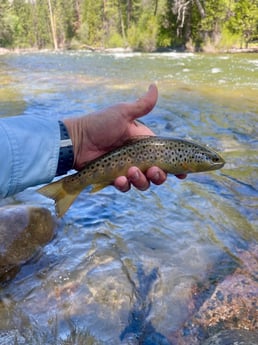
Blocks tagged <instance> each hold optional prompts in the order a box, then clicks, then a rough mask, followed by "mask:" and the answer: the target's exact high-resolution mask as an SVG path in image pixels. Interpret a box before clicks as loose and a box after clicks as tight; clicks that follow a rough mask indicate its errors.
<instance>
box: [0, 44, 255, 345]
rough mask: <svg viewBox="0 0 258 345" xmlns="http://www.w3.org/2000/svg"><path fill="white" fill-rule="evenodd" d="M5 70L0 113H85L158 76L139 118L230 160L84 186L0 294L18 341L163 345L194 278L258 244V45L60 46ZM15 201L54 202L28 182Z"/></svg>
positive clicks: (10, 60)
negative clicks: (149, 106)
mask: <svg viewBox="0 0 258 345" xmlns="http://www.w3.org/2000/svg"><path fill="white" fill-rule="evenodd" d="M0 66H1V71H0V79H1V80H4V81H5V84H4V85H3V84H2V88H1V90H0V101H1V102H5V103H4V104H5V106H4V107H1V116H10V115H15V114H24V115H29V114H30V115H34V116H39V115H40V116H45V117H49V118H51V117H54V118H63V117H67V116H81V115H83V114H87V113H89V112H92V111H96V110H98V109H101V108H103V107H105V106H108V105H110V104H113V103H115V102H120V101H127V100H134V99H135V98H137V97H139V96H140V95H141V94H142V93H143V92H145V90H146V89H147V87H148V85H149V84H150V83H151V82H154V81H155V82H157V84H158V87H159V101H158V104H157V106H156V108H155V109H154V110H153V111H152V113H151V114H150V115H149V116H146V117H144V118H143V121H144V122H145V123H146V124H147V125H148V126H149V127H150V128H151V129H152V130H153V131H154V132H156V133H157V134H158V135H162V136H170V137H173V136H174V137H181V138H191V139H194V140H196V141H200V142H202V143H204V144H206V145H209V146H211V147H213V148H215V149H216V150H217V151H219V152H221V154H222V156H223V157H224V159H225V160H226V165H225V167H224V168H223V169H222V170H221V171H216V172H210V173H200V174H195V175H194V174H193V175H191V176H190V175H189V176H188V178H187V179H186V180H184V181H180V180H178V179H176V178H175V177H174V176H169V178H168V181H167V182H166V183H165V184H164V185H162V186H158V187H157V186H152V187H151V188H150V189H149V190H148V191H146V192H139V191H136V190H134V189H132V190H131V191H130V192H129V193H126V194H121V193H119V192H118V191H116V190H115V189H114V188H113V187H107V188H106V189H104V190H102V191H100V192H98V193H96V194H89V191H88V190H85V191H83V192H82V193H81V194H80V196H79V198H78V199H77V200H76V202H75V203H74V204H73V205H72V207H71V208H70V209H69V211H68V212H67V214H66V215H65V216H64V217H63V218H62V219H61V220H60V221H59V223H58V231H57V235H56V237H55V238H54V240H53V241H52V242H51V243H49V244H48V245H47V246H45V247H44V249H43V250H42V252H41V254H40V255H39V256H38V257H37V258H35V260H32V261H31V262H29V263H27V264H26V265H24V266H23V267H22V269H21V271H20V272H19V273H18V275H17V276H16V278H14V279H13V280H12V281H11V282H10V283H9V284H8V285H7V286H5V287H3V288H2V290H0V292H1V302H0V320H1V321H0V329H1V330H3V331H5V332H9V333H8V334H9V335H8V336H9V339H14V338H15V337H16V338H17V337H18V339H21V341H20V343H21V344H22V339H23V340H24V342H23V343H26V344H34V343H35V344H54V343H55V344H66V343H65V341H67V343H68V341H70V340H71V339H72V335H71V334H76V336H75V338H74V339H73V340H71V343H73V344H77V343H78V344H111V345H112V344H114V345H116V344H120V343H123V344H132V343H133V344H153V343H151V340H150V339H156V340H155V343H156V344H171V342H170V340H169V339H170V336H171V334H172V333H173V332H176V331H178V330H180V329H181V327H182V325H183V323H184V322H185V321H186V320H187V319H188V318H189V315H191V313H192V312H193V310H194V308H195V304H194V293H195V291H196V289H197V290H198V286H200V285H201V284H206V283H207V282H209V284H212V279H210V280H209V277H210V274H212V276H215V277H216V278H215V279H214V281H216V280H219V279H220V278H221V277H224V276H226V275H228V274H230V273H231V272H232V269H233V268H235V267H236V266H239V267H241V260H240V258H239V254H238V253H239V250H247V251H248V248H249V245H250V243H256V242H257V240H258V232H257V229H258V220H257V201H258V194H257V192H258V181H257V176H258V166H257V158H258V155H257V152H258V151H257V148H258V145H257V116H258V114H257V109H258V100H257V90H258V80H257V78H256V77H255V74H256V75H257V66H258V56H257V54H250V55H247V54H239V55H201V54H200V55H198V54H179V53H164V54H140V53H139V54H138V53H137V54H131V53H130V54H121V53H117V54H94V53H88V52H83V51H82V52H58V53H37V54H21V55H7V56H2V57H0ZM17 202H18V203H25V204H27V203H28V204H33V203H35V204H37V205H42V206H47V207H48V208H49V209H51V210H54V207H53V203H52V201H50V200H48V199H46V198H43V197H41V196H39V195H37V194H36V193H35V190H34V189H29V190H26V191H24V192H22V193H20V194H18V195H16V196H15V197H14V198H9V199H6V200H4V201H2V204H7V203H17ZM221 263H223V264H221ZM207 284H208V283H207ZM73 331H74V333H73ZM75 331H76V332H77V333H76V332H75ZM19 337H20V338H19ZM139 337H140V338H141V339H142V340H141V342H140V341H139V340H137V339H139ZM130 339H131V340H130ZM130 341H131V342H130ZM144 341H145V342H144ZM10 343H11V342H10ZM0 344H1V341H0Z"/></svg>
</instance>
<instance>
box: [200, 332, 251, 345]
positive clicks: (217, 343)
mask: <svg viewBox="0 0 258 345" xmlns="http://www.w3.org/2000/svg"><path fill="white" fill-rule="evenodd" d="M257 344H258V331H254V332H251V331H247V330H226V331H222V332H219V333H218V334H215V335H214V336H212V337H211V338H209V339H207V340H206V341H205V342H204V343H203V345H257Z"/></svg>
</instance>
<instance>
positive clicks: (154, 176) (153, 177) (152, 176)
mask: <svg viewBox="0 0 258 345" xmlns="http://www.w3.org/2000/svg"><path fill="white" fill-rule="evenodd" d="M146 176H147V179H148V180H150V181H151V182H152V183H154V184H156V185H160V184H162V183H164V182H165V181H166V179H167V174H166V173H165V171H163V170H161V169H160V168H158V167H151V168H149V169H148V170H147V172H146Z"/></svg>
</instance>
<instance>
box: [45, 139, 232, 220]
mask: <svg viewBox="0 0 258 345" xmlns="http://www.w3.org/2000/svg"><path fill="white" fill-rule="evenodd" d="M224 164H225V161H224V160H223V158H222V157H221V156H220V155H219V154H218V153H217V152H215V151H214V150H212V149H210V148H208V147H206V146H203V145H200V144H198V143H195V142H192V141H187V140H182V139H172V138H162V137H156V136H144V137H141V136H139V137H136V138H133V139H131V140H130V141H128V142H127V143H126V144H125V145H123V146H122V147H119V148H117V149H115V150H113V151H111V152H109V153H106V154H104V155H103V156H101V157H99V158H97V159H95V160H92V161H90V162H88V163H87V164H86V165H85V167H84V168H83V169H82V170H81V171H79V172H77V173H75V174H73V175H69V176H66V177H63V178H61V179H60V180H58V181H56V182H52V183H50V184H48V185H46V186H44V187H42V188H40V189H38V192H39V193H41V194H43V195H45V196H46V197H48V198H51V199H53V200H55V207H56V214H57V216H58V217H61V216H62V215H63V214H64V213H65V212H66V211H67V209H68V208H69V207H70V205H71V204H72V203H73V201H74V200H75V199H76V197H77V196H78V195H79V194H80V192H81V191H82V190H83V189H84V188H85V187H86V186H89V185H93V187H92V190H91V192H97V191H98V190H100V189H102V188H104V187H106V186H108V185H110V184H111V183H112V182H113V181H114V180H115V178H116V177H118V176H123V175H124V176H126V174H127V171H128V169H129V168H130V167H131V166H136V167H138V168H139V169H140V170H141V171H142V172H146V170H147V169H148V168H150V167H152V166H158V167H159V168H161V169H163V170H164V171H166V172H167V173H170V174H175V175H179V174H189V173H195V172H201V171H210V170H216V169H220V168H222V167H223V165H224Z"/></svg>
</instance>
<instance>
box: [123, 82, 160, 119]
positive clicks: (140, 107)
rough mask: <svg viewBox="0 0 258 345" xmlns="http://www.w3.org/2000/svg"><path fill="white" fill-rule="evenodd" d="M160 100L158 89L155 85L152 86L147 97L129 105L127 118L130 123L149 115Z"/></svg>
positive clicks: (144, 96) (127, 105)
mask: <svg viewBox="0 0 258 345" xmlns="http://www.w3.org/2000/svg"><path fill="white" fill-rule="evenodd" d="M157 100H158V89H157V86H156V85H155V84H151V85H150V86H149V89H148V91H147V93H146V94H145V95H143V96H142V97H140V98H139V99H138V100H137V101H135V102H132V103H127V104H126V107H127V113H126V116H127V118H128V120H129V121H131V122H132V121H133V120H135V119H137V118H138V117H141V116H143V115H146V114H148V113H149V112H150V111H151V110H152V109H153V108H154V106H155V104H156V103H157Z"/></svg>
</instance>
